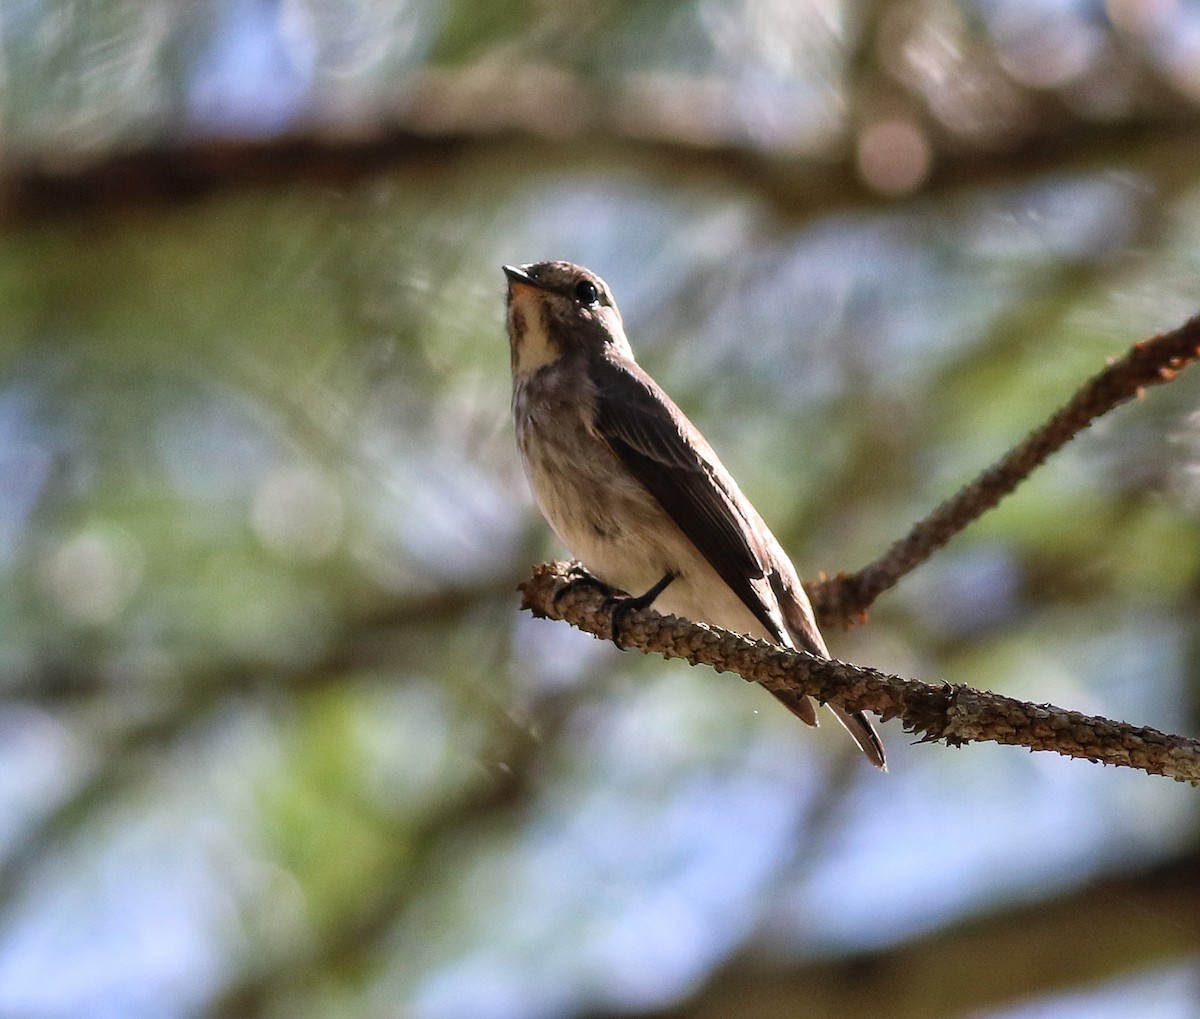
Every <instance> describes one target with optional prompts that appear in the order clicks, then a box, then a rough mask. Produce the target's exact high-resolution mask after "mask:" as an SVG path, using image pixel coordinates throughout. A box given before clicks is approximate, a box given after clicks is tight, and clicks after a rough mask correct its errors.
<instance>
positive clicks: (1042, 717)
mask: <svg viewBox="0 0 1200 1019" xmlns="http://www.w3.org/2000/svg"><path fill="white" fill-rule="evenodd" d="M571 569H572V567H571V565H570V564H567V563H544V564H542V565H541V566H537V567H535V568H534V571H533V575H532V577H530V579H529V580H527V581H525V582H524V583H523V584H521V586H520V591H521V595H522V597H521V607H522V608H525V609H528V610H529V611H530V612H532V613H533V614H534V615H535V616H538V617H542V618H547V619H561V620H565V621H566V622H568V623H570V624H571V625H572V626H575V627H578V628H579V629H581V630H583V631H585V632H587V633H590V634H592V635H593V636H596V637H599V638H601V639H604V640H607V639H610V638H611V636H612V629H611V615H612V614H611V610H610V608H609V606H608V605H607V604H606V602H605V596H604V594H603V593H602V592H601V591H599V590H597V589H595V588H594V587H592V586H590V585H587V584H571V583H570V581H571V580H572V578H573V577H574V576H576V574H573V573H572V572H571ZM621 642H622V643H623V644H624V645H626V646H628V647H636V648H638V649H639V650H641V651H643V652H645V653H651V652H654V653H658V654H661V655H663V656H664V657H666V658H683V659H686V660H687V661H688V662H690V663H691V664H692V665H700V664H703V665H710V666H712V667H713V668H714V669H716V670H717V671H718V672H725V671H729V672H736V673H738V674H739V675H740V676H741V677H742V678H743V679H746V680H748V681H749V682H752V683H758V684H760V685H762V686H765V687H766V688H767V689H768V690H771V691H772V692H775V691H787V692H790V693H794V694H804V695H807V696H809V697H815V698H816V699H817V700H818V701H821V702H822V703H824V702H827V701H829V702H833V703H835V704H838V705H840V706H842V707H844V708H847V709H849V710H851V711H873V712H875V713H876V714H878V715H880V716H881V717H882V718H883V720H884V721H887V720H888V719H890V718H899V719H900V720H901V721H902V722H903V724H904V728H905V729H906V730H907V731H909V732H913V733H917V734H918V735H919V736H920V737H921V739H920V742H923V743H924V742H934V741H937V740H944V741H945V742H946V743H947V744H949V745H951V746H961V745H963V744H964V743H971V742H982V741H992V742H996V743H1008V744H1013V745H1016V746H1024V747H1029V749H1031V750H1053V751H1054V752H1055V753H1059V754H1062V755H1063V756H1065V757H1082V758H1084V759H1086V760H1089V761H1099V762H1100V763H1102V764H1115V765H1119V766H1123V767H1128V768H1137V769H1139V770H1140V771H1145V772H1147V773H1148V774H1151V775H1165V776H1167V777H1168V778H1173V779H1175V780H1176V781H1179V782H1190V783H1192V784H1194V785H1195V784H1200V742H1197V741H1195V740H1190V739H1187V738H1185V737H1183V736H1170V735H1167V734H1165V733H1161V732H1159V731H1157V730H1156V729H1150V728H1146V727H1143V726H1134V725H1128V724H1127V723H1125V722H1118V721H1113V720H1110V719H1107V718H1100V717H1098V716H1094V715H1082V714H1080V713H1078V712H1075V711H1066V710H1064V709H1063V708H1058V707H1054V706H1053V705H1050V704H1029V703H1026V702H1023V701H1018V700H1014V699H1013V698H1011V697H1003V696H1001V695H999V694H993V693H988V692H985V691H980V690H974V689H972V688H970V687H967V686H962V685H952V684H949V683H945V684H942V685H940V686H934V685H931V684H929V683H921V682H918V681H916V680H911V679H901V678H899V677H897V676H889V675H887V674H885V673H882V672H879V671H877V670H875V669H870V668H864V667H862V666H858V665H849V664H847V663H845V662H839V661H833V660H826V659H823V658H817V657H815V656H814V655H810V654H806V653H804V652H800V651H790V650H788V649H786V648H781V647H775V646H773V645H771V644H767V643H766V642H764V641H754V640H750V639H749V638H748V637H742V636H739V635H738V634H735V633H730V632H729V631H728V630H722V629H720V628H719V627H714V626H707V625H705V624H703V623H692V622H689V621H688V620H686V619H678V618H676V617H675V616H663V615H660V614H659V613H657V612H655V611H654V610H653V609H643V610H640V611H633V612H630V613H629V614H628V615H627V616H626V617H625V618H624V620H623V622H622V626H621Z"/></svg>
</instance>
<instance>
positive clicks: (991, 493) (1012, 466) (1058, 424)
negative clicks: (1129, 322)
mask: <svg viewBox="0 0 1200 1019" xmlns="http://www.w3.org/2000/svg"><path fill="white" fill-rule="evenodd" d="M1197 357H1200V315H1197V316H1195V317H1193V318H1190V319H1189V320H1188V321H1187V322H1185V323H1184V324H1183V325H1181V326H1179V327H1178V328H1177V329H1172V330H1171V331H1170V332H1166V333H1160V334H1159V335H1157V336H1153V337H1151V338H1150V339H1148V340H1143V341H1142V342H1141V343H1137V344H1134V346H1133V348H1132V349H1131V350H1130V351H1129V352H1128V353H1127V354H1126V355H1125V356H1124V357H1122V358H1121V359H1120V360H1117V361H1112V362H1110V363H1109V365H1108V367H1107V368H1105V369H1104V370H1103V371H1102V372H1100V374H1098V375H1096V376H1095V377H1093V378H1092V379H1090V380H1089V381H1088V382H1087V383H1085V384H1084V385H1083V387H1082V388H1080V389H1079V390H1078V391H1077V392H1076V393H1075V395H1074V396H1073V397H1071V399H1070V400H1069V401H1067V403H1066V404H1065V405H1064V406H1062V407H1061V408H1059V410H1058V411H1056V412H1055V413H1054V415H1053V416H1052V417H1051V418H1050V420H1049V421H1047V422H1046V423H1045V424H1044V425H1042V426H1041V427H1040V428H1038V429H1037V430H1036V431H1034V432H1032V433H1031V434H1030V435H1029V436H1028V437H1027V438H1026V439H1025V440H1024V441H1023V442H1021V443H1020V444H1019V445H1017V446H1015V447H1014V448H1013V449H1011V450H1009V451H1008V453H1006V454H1005V455H1004V456H1003V457H1002V458H1001V459H1000V460H999V461H998V462H997V463H995V464H994V465H992V466H991V467H989V468H987V470H985V471H983V472H982V473H981V474H979V475H978V476H977V477H976V478H975V480H974V481H972V482H971V483H970V484H968V485H965V486H964V487H963V488H960V489H959V490H958V491H957V492H956V493H955V494H954V495H953V496H951V497H950V498H949V499H947V500H946V501H945V502H943V503H942V504H941V505H940V506H938V507H937V508H936V509H934V510H933V512H931V513H930V514H929V515H928V516H926V517H925V518H924V519H922V520H920V521H918V522H917V523H916V524H915V525H914V526H913V528H912V530H911V531H909V533H908V534H907V535H905V536H904V537H903V538H901V539H900V540H899V541H897V542H896V543H895V544H893V545H892V547H891V548H889V549H888V550H887V551H886V552H885V553H884V554H883V555H881V556H880V557H879V558H878V559H876V560H875V561H874V562H871V563H868V564H867V565H866V566H864V567H863V568H862V569H861V570H859V571H857V572H856V573H851V574H844V573H839V574H838V575H837V576H835V577H831V578H829V579H825V580H821V581H819V582H818V583H815V584H811V585H805V586H806V588H807V590H808V593H809V597H810V598H811V599H812V602H813V610H814V611H815V612H816V614H817V618H818V620H819V621H820V622H822V623H826V624H828V623H831V622H839V623H845V622H849V621H851V620H855V619H858V618H860V617H861V616H862V615H863V614H864V613H865V612H866V610H867V609H868V608H869V607H870V606H871V604H872V603H873V602H874V601H875V599H876V598H878V597H879V596H880V595H881V594H882V593H883V592H884V591H886V590H887V589H888V588H890V587H891V586H892V585H893V584H895V583H896V582H897V581H898V580H899V579H900V578H901V577H903V576H904V575H905V574H906V573H908V572H909V571H910V570H912V569H914V568H915V567H917V566H919V565H920V564H921V563H923V562H924V561H925V560H926V559H928V558H929V557H930V556H931V555H932V554H933V553H934V552H935V551H937V550H938V549H939V548H941V547H942V546H943V545H945V544H946V542H948V541H949V540H950V539H951V538H953V537H954V535H956V534H957V533H958V532H959V531H961V530H963V529H964V528H965V527H966V526H967V525H968V524H971V523H973V522H974V521H975V520H977V519H978V518H979V517H981V516H982V515H983V514H984V513H986V512H987V511H988V510H990V509H991V508H992V507H993V506H995V505H996V504H997V503H998V502H999V501H1000V500H1001V499H1002V498H1004V496H1006V495H1007V494H1008V493H1009V492H1011V491H1012V490H1013V489H1014V488H1016V487H1017V485H1019V484H1020V483H1021V482H1022V481H1024V480H1025V478H1026V477H1028V476H1029V474H1030V473H1031V472H1032V471H1033V470H1034V468H1036V467H1038V466H1039V465H1040V464H1041V463H1043V462H1044V461H1045V460H1046V459H1047V458H1048V457H1049V456H1050V455H1051V454H1052V453H1055V452H1057V451H1058V450H1059V449H1061V448H1062V447H1063V446H1065V445H1066V444H1067V443H1068V442H1069V441H1070V440H1071V439H1073V438H1074V437H1075V436H1076V435H1078V434H1079V433H1080V432H1081V431H1083V429H1084V428H1086V427H1087V426H1088V425H1090V424H1091V423H1092V422H1093V421H1094V420H1095V419H1096V418H1098V417H1100V416H1101V415H1103V414H1106V413H1107V412H1108V411H1110V410H1112V409H1113V408H1114V407H1117V406H1119V405H1121V404H1122V403H1126V402H1127V401H1129V400H1131V399H1133V398H1134V397H1135V396H1140V395H1141V393H1142V390H1144V389H1145V388H1146V387H1148V386H1155V385H1159V384H1160V383H1163V382H1170V381H1171V379H1173V378H1175V376H1176V375H1177V374H1178V373H1179V372H1180V371H1181V370H1182V369H1184V368H1186V367H1187V366H1188V365H1189V364H1191V363H1192V361H1194V360H1196V358H1197Z"/></svg>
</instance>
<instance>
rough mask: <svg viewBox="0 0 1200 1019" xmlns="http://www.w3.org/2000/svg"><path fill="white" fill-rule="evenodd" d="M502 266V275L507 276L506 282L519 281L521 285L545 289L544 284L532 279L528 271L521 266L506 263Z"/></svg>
mask: <svg viewBox="0 0 1200 1019" xmlns="http://www.w3.org/2000/svg"><path fill="white" fill-rule="evenodd" d="M503 268H504V275H505V276H507V277H508V282H509V283H510V284H511V283H520V284H521V285H522V286H526V287H536V288H537V289H538V290H544V289H545V286H544V285H543V284H542V282H541V281H540V280H537V279H534V277H532V276H530V275H529V273H527V272H526V271H525V270H524V269H523V268H522V267H521V266H519V265H506V266H504V267H503Z"/></svg>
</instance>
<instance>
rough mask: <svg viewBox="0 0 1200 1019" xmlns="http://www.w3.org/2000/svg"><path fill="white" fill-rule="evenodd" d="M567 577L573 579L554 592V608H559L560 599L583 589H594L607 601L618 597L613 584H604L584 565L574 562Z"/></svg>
mask: <svg viewBox="0 0 1200 1019" xmlns="http://www.w3.org/2000/svg"><path fill="white" fill-rule="evenodd" d="M567 575H568V576H569V577H570V578H571V579H570V580H568V581H567V582H566V583H565V584H563V586H562V587H560V588H559V589H558V590H557V591H555V592H554V599H553V603H554V607H555V608H558V602H559V599H561V598H562V597H563V596H564V595H565V594H567V593H568V592H569V591H575V590H578V589H579V588H581V587H594V588H595V589H596V590H597V591H599V592H600V593H601V594H603V595H604V597H605V599H606V603H607V601H612V600H614V599H615V598H617V597H618V595H617V589H616V588H615V587H613V586H612V585H611V584H606V583H604V581H603V580H600V579H599V578H598V577H593V576H592V575H591V574H590V573H588V571H587V570H586V569H584V566H583V563H580V562H574V563H572V564H571V568H570V569H569V570H568V571H567Z"/></svg>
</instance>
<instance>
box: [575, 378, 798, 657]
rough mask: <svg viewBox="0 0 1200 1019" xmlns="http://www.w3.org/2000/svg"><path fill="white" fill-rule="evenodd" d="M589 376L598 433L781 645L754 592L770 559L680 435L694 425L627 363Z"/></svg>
mask: <svg viewBox="0 0 1200 1019" xmlns="http://www.w3.org/2000/svg"><path fill="white" fill-rule="evenodd" d="M592 378H593V381H595V383H596V404H595V416H594V423H595V427H596V429H597V431H598V432H599V434H600V435H601V436H602V437H603V438H604V440H605V442H607V443H608V445H609V446H610V447H611V449H612V450H613V452H614V453H616V455H617V456H618V457H619V458H620V459H621V462H622V463H623V464H624V465H625V466H626V467H627V468H628V469H629V471H630V473H632V474H633V476H634V477H635V478H637V480H638V481H639V482H641V483H642V484H643V485H644V486H645V487H646V489H647V490H648V491H649V492H650V494H651V495H653V496H654V498H655V499H656V500H657V501H658V503H659V505H661V506H662V508H663V509H664V510H665V511H666V513H667V515H668V516H669V517H670V518H671V519H672V520H673V521H674V522H675V524H676V525H677V526H678V527H679V529H680V530H681V531H683V533H684V534H685V535H686V536H687V538H688V540H689V541H691V543H692V544H693V545H695V546H696V549H697V550H698V551H699V552H700V554H701V555H702V556H704V558H705V559H706V560H707V561H708V563H709V564H710V565H711V566H712V568H713V569H714V570H716V572H717V575H718V576H720V578H721V579H722V580H723V581H725V583H726V584H728V585H729V587H730V589H731V590H732V591H733V592H734V593H735V594H736V595H737V596H738V598H740V599H741V601H742V603H743V604H744V605H745V606H746V607H747V608H748V609H749V610H750V611H751V612H752V613H754V616H755V618H756V619H758V621H759V622H761V623H762V624H763V626H765V627H766V629H767V632H768V633H771V634H773V635H774V636H775V639H776V640H777V641H779V642H780V643H787V639H786V636H785V635H784V634H782V633H780V632H779V623H778V621H777V620H775V619H773V618H772V614H771V612H770V611H769V610H768V608H767V606H766V604H765V603H764V600H763V596H762V594H761V593H760V591H759V585H761V584H762V582H763V580H764V578H765V577H766V575H767V571H768V569H769V567H770V557H769V556H768V554H767V551H766V549H765V548H764V547H763V543H762V540H761V538H760V537H759V536H758V535H757V534H755V532H754V529H753V528H752V527H751V526H750V524H749V522H748V521H747V520H746V518H745V515H744V514H743V513H742V511H741V510H740V508H739V507H738V504H737V500H736V498H735V497H734V496H733V494H732V493H731V492H730V491H729V490H728V489H727V487H726V484H725V482H724V481H723V479H722V477H721V472H719V471H717V470H715V469H714V468H713V466H712V465H711V464H710V463H709V462H708V460H707V459H706V458H705V455H704V454H702V452H701V450H700V448H698V447H697V445H696V444H695V443H694V442H688V441H687V440H686V439H685V432H687V431H689V430H692V431H693V432H694V429H693V427H692V425H691V423H690V422H689V421H688V420H687V418H686V417H685V416H684V414H683V411H681V410H680V409H679V408H678V407H676V406H675V404H674V403H673V402H672V401H671V399H670V397H668V396H667V395H666V393H664V392H663V391H662V390H661V389H660V388H659V387H658V385H657V384H656V383H655V382H654V380H653V379H651V378H650V376H649V375H647V374H646V373H645V372H644V371H642V369H641V368H640V367H638V365H636V364H634V363H632V362H628V363H615V362H614V361H612V360H607V359H606V360H604V361H603V362H602V364H600V365H598V366H597V370H596V371H594V372H593V375H592ZM695 434H696V435H698V434H699V433H695ZM701 442H703V440H701ZM703 448H704V449H705V451H706V452H708V453H709V455H713V454H711V452H710V451H708V450H707V444H704V447H703ZM714 456H715V455H714Z"/></svg>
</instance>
